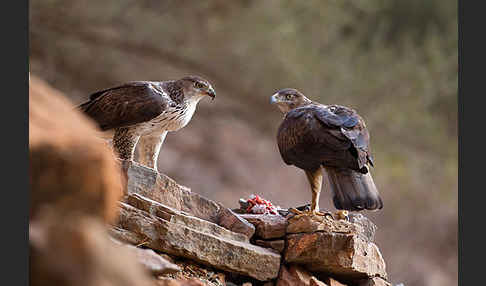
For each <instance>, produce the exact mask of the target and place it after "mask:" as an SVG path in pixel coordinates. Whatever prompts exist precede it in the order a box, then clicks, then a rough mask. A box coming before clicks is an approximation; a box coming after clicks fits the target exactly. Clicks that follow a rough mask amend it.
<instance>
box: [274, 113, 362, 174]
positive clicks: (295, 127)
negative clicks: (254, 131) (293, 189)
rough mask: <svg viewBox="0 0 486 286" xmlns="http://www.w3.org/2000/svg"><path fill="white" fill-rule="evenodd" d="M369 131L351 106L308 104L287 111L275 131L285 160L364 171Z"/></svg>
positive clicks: (311, 166) (304, 165)
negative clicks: (277, 129)
mask: <svg viewBox="0 0 486 286" xmlns="http://www.w3.org/2000/svg"><path fill="white" fill-rule="evenodd" d="M368 142H369V135H368V131H367V130H366V127H365V125H364V122H363V120H362V119H361V117H360V116H359V115H358V114H357V113H356V112H355V111H354V110H352V109H350V108H347V107H344V106H338V105H331V106H324V105H317V104H311V105H308V106H304V107H300V108H296V109H294V110H292V111H290V112H289V113H287V115H286V117H285V119H284V121H283V122H282V124H281V125H280V128H279V131H278V134H277V143H278V147H279V151H280V154H281V155H282V158H283V160H284V162H285V163H286V164H289V165H295V166H297V167H299V168H302V169H315V168H317V167H319V166H320V165H321V164H322V165H324V166H330V167H344V168H350V169H353V170H357V171H361V172H365V173H366V172H367V171H368V170H367V168H366V163H368V162H370V163H371V159H370V160H368V157H371V156H370V155H369V151H368Z"/></svg>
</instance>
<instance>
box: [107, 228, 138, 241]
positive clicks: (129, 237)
mask: <svg viewBox="0 0 486 286" xmlns="http://www.w3.org/2000/svg"><path fill="white" fill-rule="evenodd" d="M108 233H109V234H110V235H111V237H113V238H115V239H117V240H119V241H122V242H126V243H128V244H133V245H135V244H138V243H140V241H141V240H142V239H143V237H142V236H141V235H139V234H137V233H134V232H131V231H128V230H126V229H122V228H119V227H116V226H113V227H111V228H109V229H108Z"/></svg>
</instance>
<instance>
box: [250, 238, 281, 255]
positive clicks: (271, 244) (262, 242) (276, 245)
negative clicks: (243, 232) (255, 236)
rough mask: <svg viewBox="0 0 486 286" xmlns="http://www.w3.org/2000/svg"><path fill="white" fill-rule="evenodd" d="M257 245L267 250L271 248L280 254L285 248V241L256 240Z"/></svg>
mask: <svg viewBox="0 0 486 286" xmlns="http://www.w3.org/2000/svg"><path fill="white" fill-rule="evenodd" d="M255 244H256V245H259V246H262V247H266V248H271V249H275V250H276V251H278V252H279V253H282V252H283V251H284V248H285V240H283V239H278V240H255Z"/></svg>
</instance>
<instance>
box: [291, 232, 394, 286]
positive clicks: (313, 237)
mask: <svg viewBox="0 0 486 286" xmlns="http://www.w3.org/2000/svg"><path fill="white" fill-rule="evenodd" d="M284 260H285V261H286V262H288V263H297V264H301V265H304V266H305V267H306V269H308V270H309V271H314V272H323V273H328V274H331V275H333V276H335V277H336V278H338V279H339V278H340V277H346V279H363V278H367V277H372V276H380V277H383V278H386V271H385V262H384V260H383V257H382V256H381V253H380V251H379V250H378V247H377V246H376V245H375V244H374V243H371V242H367V241H365V240H363V239H362V238H360V237H359V236H357V235H352V234H344V233H328V232H315V233H298V234H289V235H287V249H286V251H285V254H284Z"/></svg>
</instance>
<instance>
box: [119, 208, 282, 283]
mask: <svg viewBox="0 0 486 286" xmlns="http://www.w3.org/2000/svg"><path fill="white" fill-rule="evenodd" d="M174 217H176V219H175V220H174V221H168V220H166V219H163V218H161V217H158V216H155V215H153V214H150V213H149V212H147V211H144V210H140V209H137V208H135V207H133V206H130V205H128V204H125V203H120V219H119V222H118V227H119V228H122V229H125V230H128V231H130V232H132V233H134V235H132V236H131V238H132V239H133V238H134V237H137V240H138V243H139V244H143V245H145V246H146V247H149V248H152V249H154V250H158V251H162V252H166V253H169V254H172V255H176V256H181V257H185V258H189V259H192V260H195V261H197V262H200V263H202V264H206V265H210V266H212V267H214V268H217V269H221V270H226V271H230V272H236V273H240V274H243V275H247V276H250V277H253V278H255V279H258V280H261V281H266V280H270V279H273V278H276V277H277V275H278V271H279V268H280V255H279V254H277V253H275V252H273V251H270V250H267V249H265V248H263V247H259V246H255V245H252V244H249V243H247V242H246V241H244V240H245V239H246V236H243V235H241V234H237V233H233V234H234V236H230V235H231V234H229V233H224V234H222V233H218V232H214V229H216V228H217V227H219V226H217V225H216V224H213V223H211V222H207V221H203V220H200V221H198V222H196V223H195V221H194V220H192V219H188V220H185V219H182V218H181V216H178V215H173V216H172V217H171V220H172V218H174ZM208 224H211V225H208ZM241 237H245V239H244V240H241Z"/></svg>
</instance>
